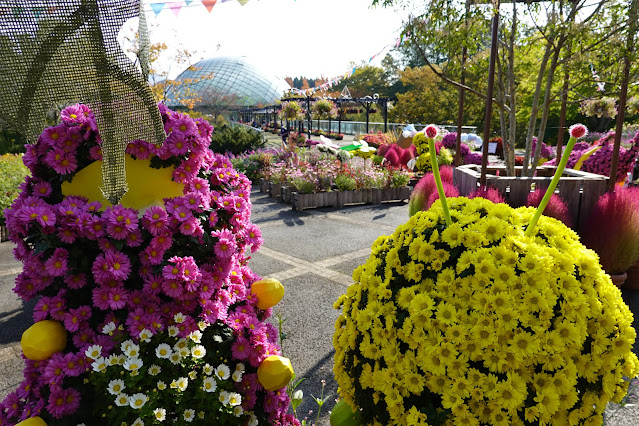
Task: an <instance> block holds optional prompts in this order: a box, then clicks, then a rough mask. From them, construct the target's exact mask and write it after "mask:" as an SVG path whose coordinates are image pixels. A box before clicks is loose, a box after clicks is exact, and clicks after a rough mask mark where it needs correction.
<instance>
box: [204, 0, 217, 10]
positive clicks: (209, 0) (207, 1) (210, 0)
mask: <svg viewBox="0 0 639 426" xmlns="http://www.w3.org/2000/svg"><path fill="white" fill-rule="evenodd" d="M215 3H217V0H202V5H203V6H204V7H206V10H208V11H209V13H211V11H212V10H213V6H215Z"/></svg>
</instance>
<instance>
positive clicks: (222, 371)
mask: <svg viewBox="0 0 639 426" xmlns="http://www.w3.org/2000/svg"><path fill="white" fill-rule="evenodd" d="M215 375H216V376H217V377H218V378H220V379H221V380H226V379H228V378H229V376H230V375H231V370H229V368H228V367H227V366H226V365H225V364H220V365H218V366H217V368H216V369H215Z"/></svg>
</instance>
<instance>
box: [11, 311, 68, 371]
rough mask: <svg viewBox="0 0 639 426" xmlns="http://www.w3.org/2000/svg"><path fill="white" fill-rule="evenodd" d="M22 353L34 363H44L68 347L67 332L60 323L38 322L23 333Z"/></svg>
mask: <svg viewBox="0 0 639 426" xmlns="http://www.w3.org/2000/svg"><path fill="white" fill-rule="evenodd" d="M20 344H21V345H22V353H24V356H26V357H27V358H28V359H30V360H33V361H42V360H44V359H47V358H49V357H50V356H51V355H53V354H54V353H56V352H61V351H63V350H64V348H66V346H67V331H66V330H65V329H64V326H63V325H62V324H61V323H59V322H58V321H53V320H44V321H40V322H36V323H35V324H33V325H32V326H31V327H29V328H27V329H26V330H25V332H24V333H22V340H21V341H20Z"/></svg>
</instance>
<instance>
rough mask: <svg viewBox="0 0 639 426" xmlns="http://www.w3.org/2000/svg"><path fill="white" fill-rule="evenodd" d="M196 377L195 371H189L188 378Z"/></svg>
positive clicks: (193, 378)
mask: <svg viewBox="0 0 639 426" xmlns="http://www.w3.org/2000/svg"><path fill="white" fill-rule="evenodd" d="M196 378H197V371H195V370H193V371H189V379H191V380H195V379H196Z"/></svg>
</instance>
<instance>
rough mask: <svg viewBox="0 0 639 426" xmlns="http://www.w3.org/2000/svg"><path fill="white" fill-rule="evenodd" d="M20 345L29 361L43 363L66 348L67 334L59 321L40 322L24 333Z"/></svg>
mask: <svg viewBox="0 0 639 426" xmlns="http://www.w3.org/2000/svg"><path fill="white" fill-rule="evenodd" d="M20 345H21V346H22V353H23V354H24V356H26V357H27V358H28V359H30V360H33V361H42V360H43V359H47V358H49V357H50V356H51V355H53V354H54V353H56V352H60V351H63V350H64V348H66V346H67V332H66V330H65V329H64V327H63V326H62V324H60V323H59V322H58V321H53V320H44V321H39V322H36V323H35V324H33V325H32V326H31V327H29V328H27V329H26V330H25V331H24V333H22V340H21V341H20ZM34 424H35V423H34Z"/></svg>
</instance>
